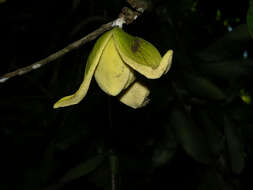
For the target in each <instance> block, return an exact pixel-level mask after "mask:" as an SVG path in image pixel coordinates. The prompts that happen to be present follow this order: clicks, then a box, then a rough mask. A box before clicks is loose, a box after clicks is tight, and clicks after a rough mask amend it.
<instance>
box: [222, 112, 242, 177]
mask: <svg viewBox="0 0 253 190" xmlns="http://www.w3.org/2000/svg"><path fill="white" fill-rule="evenodd" d="M224 125H225V128H224V131H225V135H226V140H227V146H228V151H229V158H230V163H231V167H232V171H233V172H234V173H236V174H240V173H241V172H242V170H243V168H244V165H245V163H244V157H245V156H244V150H243V144H242V142H241V139H240V136H239V134H240V133H239V129H238V128H236V126H234V125H233V124H232V123H231V121H230V120H229V118H228V117H225V118H224Z"/></svg>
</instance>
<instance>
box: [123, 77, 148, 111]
mask: <svg viewBox="0 0 253 190" xmlns="http://www.w3.org/2000/svg"><path fill="white" fill-rule="evenodd" d="M149 93H150V91H149V89H148V88H147V87H146V86H144V85H143V84H142V83H140V82H138V81H136V82H134V83H133V84H132V85H131V86H130V87H129V88H128V89H127V90H126V92H124V94H123V95H122V96H121V97H120V98H119V99H120V101H121V102H122V103H124V104H126V105H128V106H130V107H132V108H134V109H136V108H141V107H143V106H145V105H147V103H148V102H149V99H148V98H147V97H148V95H149Z"/></svg>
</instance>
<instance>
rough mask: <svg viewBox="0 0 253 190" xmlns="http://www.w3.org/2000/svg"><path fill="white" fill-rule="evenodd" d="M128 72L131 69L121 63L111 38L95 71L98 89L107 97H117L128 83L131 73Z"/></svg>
mask: <svg viewBox="0 0 253 190" xmlns="http://www.w3.org/2000/svg"><path fill="white" fill-rule="evenodd" d="M130 70H132V68H130V67H129V66H127V65H126V64H125V63H124V62H123V60H122V59H121V57H120V56H119V53H118V51H117V50H116V47H115V46H114V42H113V40H112V38H111V39H110V40H109V41H108V43H107V44H106V46H105V49H104V51H103V53H102V55H101V58H100V61H99V63H98V66H97V69H96V71H95V79H96V81H97V83H98V85H99V87H100V88H101V89H102V90H103V91H104V92H105V93H107V94H109V95H112V96H116V95H118V94H119V93H120V92H121V91H122V90H123V89H124V88H125V86H126V84H127V83H128V79H129V75H130V72H133V71H130Z"/></svg>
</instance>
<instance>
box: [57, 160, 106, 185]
mask: <svg viewBox="0 0 253 190" xmlns="http://www.w3.org/2000/svg"><path fill="white" fill-rule="evenodd" d="M103 161H104V156H101V155H99V156H96V157H94V158H92V159H90V160H87V161H86V162H84V163H81V164H79V165H78V166H76V167H75V168H72V169H71V170H70V171H69V172H67V173H66V174H65V175H64V176H63V177H62V178H61V179H60V181H59V183H68V182H70V181H72V180H74V179H77V178H80V177H82V176H84V175H87V174H89V173H90V172H92V171H93V170H95V169H96V168H97V167H98V166H99V165H100V164H101V163H102V162H103Z"/></svg>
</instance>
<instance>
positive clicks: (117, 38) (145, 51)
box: [113, 27, 173, 79]
mask: <svg viewBox="0 0 253 190" xmlns="http://www.w3.org/2000/svg"><path fill="white" fill-rule="evenodd" d="M113 39H114V42H115V46H116V48H117V50H118V52H119V54H120V56H121V58H122V59H123V60H124V62H125V63H126V64H128V65H129V66H130V67H132V68H133V69H134V70H136V71H138V72H139V73H141V74H142V75H144V76H146V77H147V78H150V79H156V78H159V77H161V75H162V74H164V72H166V69H168V68H169V67H168V65H170V64H171V59H172V54H173V51H172V50H169V51H168V52H167V53H166V54H165V55H166V56H165V57H164V58H163V59H162V58H161V55H160V53H159V51H158V50H157V49H156V48H155V47H154V46H153V45H152V44H151V43H149V42H147V41H145V40H144V39H142V38H138V37H134V36H131V35H129V34H127V33H126V32H124V31H123V30H122V29H120V28H118V27H115V28H114V29H113Z"/></svg>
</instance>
